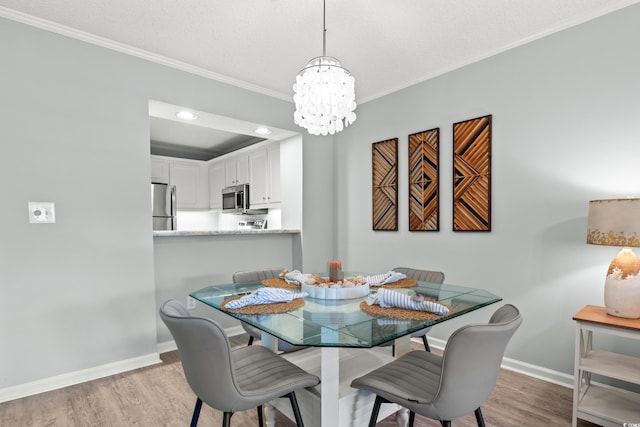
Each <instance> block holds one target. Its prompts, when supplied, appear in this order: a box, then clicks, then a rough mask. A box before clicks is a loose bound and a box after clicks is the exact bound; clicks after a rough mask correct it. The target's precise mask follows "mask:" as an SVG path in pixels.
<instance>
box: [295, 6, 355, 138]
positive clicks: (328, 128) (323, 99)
mask: <svg viewBox="0 0 640 427" xmlns="http://www.w3.org/2000/svg"><path fill="white" fill-rule="evenodd" d="M325 15H326V13H324V12H323V26H324V17H325ZM326 32H327V29H326V27H325V28H324V32H323V40H322V50H323V52H322V53H323V56H318V57H316V58H313V59H312V60H311V61H309V63H308V64H307V66H306V67H304V68H303V69H302V70H301V71H300V72H299V73H298V75H297V76H296V82H295V83H294V85H293V91H294V95H293V101H294V102H295V104H296V111H295V113H294V114H293V122H294V123H295V124H297V125H298V126H301V127H303V128H305V129H307V131H308V132H309V133H310V134H311V135H327V134H330V135H333V134H334V133H336V132H340V131H342V130H343V129H344V128H345V127H347V126H349V125H350V124H352V123H353V122H354V121H355V120H356V113H354V110H355V109H356V106H357V104H356V95H355V79H354V78H353V76H352V75H351V73H349V70H347V69H346V68H344V67H342V66H341V65H340V61H338V60H337V59H336V58H334V57H331V56H326V44H327V43H326Z"/></svg>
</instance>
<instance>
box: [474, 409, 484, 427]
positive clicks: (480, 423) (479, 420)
mask: <svg viewBox="0 0 640 427" xmlns="http://www.w3.org/2000/svg"><path fill="white" fill-rule="evenodd" d="M473 413H474V414H476V422H477V423H478V427H485V426H484V417H483V416H482V411H481V410H480V408H478V409H476V410H475V411H474V412H473Z"/></svg>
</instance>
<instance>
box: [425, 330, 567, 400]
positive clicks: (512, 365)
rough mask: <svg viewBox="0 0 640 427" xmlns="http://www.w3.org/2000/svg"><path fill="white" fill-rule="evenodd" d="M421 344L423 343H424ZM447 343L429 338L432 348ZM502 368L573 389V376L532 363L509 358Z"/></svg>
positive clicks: (440, 348)
mask: <svg viewBox="0 0 640 427" xmlns="http://www.w3.org/2000/svg"><path fill="white" fill-rule="evenodd" d="M414 339H415V338H414ZM420 342H421V343H422V341H420ZM446 343H447V342H446V341H444V340H440V339H438V338H433V337H431V336H430V337H429V346H430V347H433V348H437V349H439V350H444V346H445V344H446ZM502 368H503V369H507V370H509V371H513V372H517V373H519V374H523V375H527V376H529V377H533V378H537V379H539V380H542V381H546V382H549V383H552V384H557V385H560V386H563V387H567V388H573V375H569V374H565V373H563V372H558V371H554V370H551V369H547V368H543V367H541V366H536V365H532V364H530V363H525V362H520V361H519V360H514V359H510V358H508V357H505V358H504V359H502Z"/></svg>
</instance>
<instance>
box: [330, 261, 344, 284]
mask: <svg viewBox="0 0 640 427" xmlns="http://www.w3.org/2000/svg"><path fill="white" fill-rule="evenodd" d="M342 280H344V273H343V272H342V262H340V261H329V281H330V282H334V283H335V282H341V281H342Z"/></svg>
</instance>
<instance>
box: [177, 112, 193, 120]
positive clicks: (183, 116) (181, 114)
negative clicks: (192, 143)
mask: <svg viewBox="0 0 640 427" xmlns="http://www.w3.org/2000/svg"><path fill="white" fill-rule="evenodd" d="M176 117H177V118H179V119H182V120H195V119H197V118H198V115H197V114H195V113H192V112H191V111H186V110H182V111H178V112H177V113H176Z"/></svg>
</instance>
